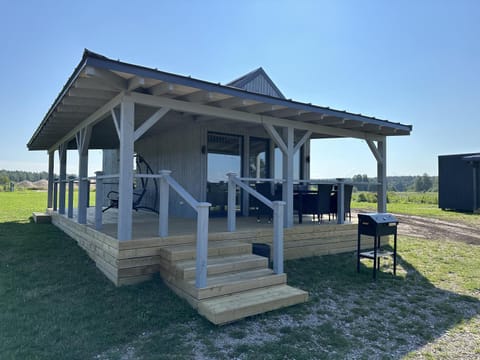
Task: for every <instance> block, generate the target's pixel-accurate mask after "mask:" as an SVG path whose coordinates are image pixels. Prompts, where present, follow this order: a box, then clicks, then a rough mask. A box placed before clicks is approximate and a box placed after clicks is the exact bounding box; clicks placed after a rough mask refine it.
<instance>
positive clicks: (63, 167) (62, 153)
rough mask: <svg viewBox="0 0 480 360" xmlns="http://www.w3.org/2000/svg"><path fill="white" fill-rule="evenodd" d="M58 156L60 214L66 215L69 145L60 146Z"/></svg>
mask: <svg viewBox="0 0 480 360" xmlns="http://www.w3.org/2000/svg"><path fill="white" fill-rule="evenodd" d="M58 156H59V158H60V179H59V192H58V197H59V199H58V213H59V214H65V192H66V191H65V190H66V186H67V183H66V181H67V144H62V145H60V148H59V149H58Z"/></svg>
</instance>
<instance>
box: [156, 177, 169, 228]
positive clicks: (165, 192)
mask: <svg viewBox="0 0 480 360" xmlns="http://www.w3.org/2000/svg"><path fill="white" fill-rule="evenodd" d="M171 173H172V172H171V171H170V170H160V171H159V174H160V175H161V177H160V187H159V188H160V198H159V205H158V215H159V216H158V218H159V220H158V235H159V236H161V237H165V236H168V202H169V192H170V185H168V182H167V179H166V177H167V176H170V174H171Z"/></svg>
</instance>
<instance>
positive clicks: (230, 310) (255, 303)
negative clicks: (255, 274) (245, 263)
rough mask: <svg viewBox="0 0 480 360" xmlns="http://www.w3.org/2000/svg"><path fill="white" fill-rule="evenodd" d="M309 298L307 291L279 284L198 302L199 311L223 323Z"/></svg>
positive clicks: (215, 322) (218, 322) (218, 323)
mask: <svg viewBox="0 0 480 360" xmlns="http://www.w3.org/2000/svg"><path fill="white" fill-rule="evenodd" d="M307 300H308V293H307V292H305V291H303V290H299V289H296V288H293V287H291V286H288V285H279V286H271V287H268V288H261V289H255V290H249V291H244V292H241V293H236V294H233V295H227V296H221V297H216V298H213V299H207V300H202V301H200V302H199V303H198V313H199V314H200V315H202V316H204V317H206V318H207V319H208V320H209V321H211V322H212V323H214V324H217V325H221V324H226V323H229V322H232V321H235V320H239V319H243V318H245V317H248V316H252V315H257V314H261V313H264V312H267V311H271V310H276V309H280V308H282V307H286V306H291V305H295V304H300V303H304V302H306V301H307Z"/></svg>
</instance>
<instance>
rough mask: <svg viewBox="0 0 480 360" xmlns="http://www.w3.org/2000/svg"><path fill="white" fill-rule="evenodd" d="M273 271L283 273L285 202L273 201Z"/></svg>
mask: <svg viewBox="0 0 480 360" xmlns="http://www.w3.org/2000/svg"><path fill="white" fill-rule="evenodd" d="M272 204H273V271H274V272H275V274H282V273H283V209H284V207H285V202H284V201H273V202H272Z"/></svg>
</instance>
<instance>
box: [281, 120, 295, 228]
mask: <svg viewBox="0 0 480 360" xmlns="http://www.w3.org/2000/svg"><path fill="white" fill-rule="evenodd" d="M286 145H287V159H286V164H287V173H286V174H285V175H286V177H285V179H286V180H287V182H286V184H285V186H286V188H287V191H286V196H287V197H286V198H284V199H283V200H284V201H286V215H285V220H286V227H287V228H291V227H293V155H294V152H295V150H294V128H293V127H289V128H287V144H286Z"/></svg>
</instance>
